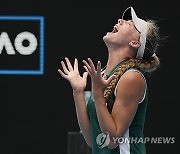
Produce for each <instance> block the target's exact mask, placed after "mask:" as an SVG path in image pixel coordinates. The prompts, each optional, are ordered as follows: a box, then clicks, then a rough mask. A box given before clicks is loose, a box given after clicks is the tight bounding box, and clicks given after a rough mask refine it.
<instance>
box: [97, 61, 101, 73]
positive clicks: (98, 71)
mask: <svg viewBox="0 0 180 154" xmlns="http://www.w3.org/2000/svg"><path fill="white" fill-rule="evenodd" d="M97 73H98V74H101V62H100V61H98V63H97Z"/></svg>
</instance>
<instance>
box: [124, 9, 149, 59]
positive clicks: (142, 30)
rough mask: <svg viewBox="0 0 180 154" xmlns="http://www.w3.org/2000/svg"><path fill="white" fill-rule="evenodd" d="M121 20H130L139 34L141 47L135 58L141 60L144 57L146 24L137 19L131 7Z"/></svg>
mask: <svg viewBox="0 0 180 154" xmlns="http://www.w3.org/2000/svg"><path fill="white" fill-rule="evenodd" d="M122 19H124V20H132V21H133V23H134V26H135V27H136V29H137V30H138V31H139V32H140V43H141V46H140V47H139V49H138V51H137V55H136V58H138V59H142V58H143V55H144V49H145V45H146V33H147V22H146V21H144V20H142V19H140V18H138V17H137V15H136V13H135V11H134V9H133V8H132V7H128V8H127V9H126V10H125V11H124V13H123V15H122Z"/></svg>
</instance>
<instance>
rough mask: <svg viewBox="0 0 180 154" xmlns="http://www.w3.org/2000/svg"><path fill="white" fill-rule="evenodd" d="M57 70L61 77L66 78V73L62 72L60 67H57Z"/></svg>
mask: <svg viewBox="0 0 180 154" xmlns="http://www.w3.org/2000/svg"><path fill="white" fill-rule="evenodd" d="M58 72H59V74H60V75H61V76H62V77H63V78H65V79H67V75H66V74H64V73H63V72H62V71H61V70H60V69H58Z"/></svg>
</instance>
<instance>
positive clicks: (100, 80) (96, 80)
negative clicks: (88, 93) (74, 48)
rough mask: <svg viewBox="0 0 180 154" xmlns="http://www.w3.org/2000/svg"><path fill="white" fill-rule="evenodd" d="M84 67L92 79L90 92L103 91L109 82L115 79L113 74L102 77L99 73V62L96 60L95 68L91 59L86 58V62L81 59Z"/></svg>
mask: <svg viewBox="0 0 180 154" xmlns="http://www.w3.org/2000/svg"><path fill="white" fill-rule="evenodd" d="M83 63H84V65H85V66H84V68H85V69H86V71H87V72H88V73H89V75H90V77H91V81H92V92H93V93H96V92H104V90H105V89H106V87H107V86H108V85H109V84H110V82H111V81H112V80H113V79H115V77H116V76H115V75H112V76H110V77H109V78H108V79H104V77H103V76H102V74H101V62H100V61H98V63H97V68H95V66H94V64H93V62H92V60H91V59H90V58H88V62H87V61H85V60H83Z"/></svg>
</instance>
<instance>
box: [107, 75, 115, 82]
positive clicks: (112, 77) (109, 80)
mask: <svg viewBox="0 0 180 154" xmlns="http://www.w3.org/2000/svg"><path fill="white" fill-rule="evenodd" d="M114 79H116V75H112V76H110V77H109V78H108V79H107V83H108V84H109V83H110V82H111V81H112V80H114Z"/></svg>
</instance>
